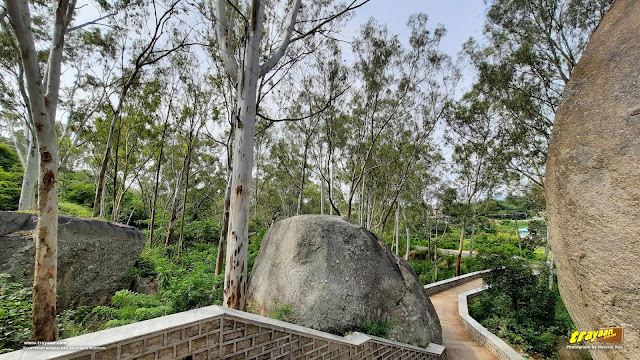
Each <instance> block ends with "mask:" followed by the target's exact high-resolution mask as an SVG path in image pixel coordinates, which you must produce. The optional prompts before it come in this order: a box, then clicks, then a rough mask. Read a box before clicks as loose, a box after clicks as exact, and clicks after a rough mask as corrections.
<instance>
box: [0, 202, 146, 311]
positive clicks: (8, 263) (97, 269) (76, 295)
mask: <svg viewBox="0 0 640 360" xmlns="http://www.w3.org/2000/svg"><path fill="white" fill-rule="evenodd" d="M36 221H37V217H36V215H35V214H29V213H23V212H5V211H1V212H0V248H1V249H2V251H0V273H8V274H10V275H12V277H13V279H14V280H17V281H22V282H24V283H27V284H31V283H32V282H33V266H34V259H35V249H34V241H33V230H34V229H35V224H36ZM144 244H145V236H144V234H143V233H142V232H141V231H140V230H138V229H136V228H133V227H130V226H124V225H120V224H114V223H110V222H106V221H101V220H92V219H82V218H77V217H73V216H65V215H60V216H59V217H58V309H59V310H62V309H65V308H67V307H68V306H69V305H70V304H72V303H74V304H77V305H100V304H104V303H105V302H106V301H107V300H108V299H109V297H110V296H111V295H113V294H114V293H115V292H116V291H118V290H121V289H127V288H128V287H129V283H130V282H131V280H130V279H129V278H128V275H129V271H130V270H131V269H132V268H133V266H134V264H135V262H136V259H137V258H138V256H139V255H140V253H141V252H142V248H143V247H144Z"/></svg>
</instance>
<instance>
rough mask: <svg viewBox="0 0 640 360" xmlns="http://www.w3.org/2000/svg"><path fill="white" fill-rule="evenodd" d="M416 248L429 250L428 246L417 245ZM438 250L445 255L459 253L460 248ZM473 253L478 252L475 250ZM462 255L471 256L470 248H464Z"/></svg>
mask: <svg viewBox="0 0 640 360" xmlns="http://www.w3.org/2000/svg"><path fill="white" fill-rule="evenodd" d="M416 250H427V247H426V246H420V245H416ZM438 251H440V252H441V253H443V254H445V255H456V256H457V255H458V250H455V249H438ZM473 254H474V255H476V254H477V252H475V251H474V252H473ZM462 257H469V250H462Z"/></svg>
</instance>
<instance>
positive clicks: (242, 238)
mask: <svg viewBox="0 0 640 360" xmlns="http://www.w3.org/2000/svg"><path fill="white" fill-rule="evenodd" d="M367 1H368V0H367ZM367 1H364V2H363V3H365V2H367ZM227 3H229V4H231V5H232V6H231V8H230V9H231V11H238V8H237V6H236V1H234V0H228V1H225V0H217V2H216V5H217V6H216V8H217V9H216V13H217V14H216V15H217V18H218V19H217V24H218V26H217V27H216V34H217V37H218V43H219V47H220V50H221V51H220V54H221V57H222V59H223V62H224V65H225V69H226V71H227V73H228V74H229V76H230V77H231V79H232V80H233V81H234V82H236V92H237V112H236V113H235V114H236V116H237V118H236V121H235V122H234V124H233V127H234V132H235V134H234V140H233V165H232V169H233V173H232V176H231V203H230V208H229V233H228V235H227V253H226V266H225V283H224V302H223V305H224V306H227V307H230V308H234V309H238V310H244V309H245V307H246V296H245V293H246V287H247V247H248V244H249V239H248V225H249V210H250V209H249V206H250V194H251V188H250V187H251V172H252V169H253V156H254V154H253V147H254V130H255V122H256V100H257V90H258V81H259V79H260V77H262V76H264V75H265V74H266V73H268V72H269V71H270V70H271V69H273V67H274V66H275V65H276V64H277V63H278V62H279V61H280V59H281V58H282V56H283V55H284V53H285V51H286V50H287V48H288V47H289V44H290V43H291V42H292V41H295V40H298V39H301V38H303V37H304V36H306V35H308V34H309V33H306V34H302V35H300V36H298V37H296V38H295V39H293V40H292V38H291V35H292V33H293V28H294V26H295V24H296V18H297V16H298V12H299V10H300V5H301V3H302V0H294V2H293V4H292V6H291V9H290V12H289V15H288V23H286V24H283V32H282V39H281V41H280V44H279V46H278V49H277V50H276V52H275V53H274V54H273V55H272V56H271V57H269V58H268V60H266V61H265V62H264V64H260V55H261V54H260V49H261V48H262V47H261V41H262V33H263V26H262V25H263V20H264V11H265V9H264V2H262V1H261V0H251V1H250V4H251V6H250V7H247V14H248V15H247V17H248V20H247V19H245V20H247V21H246V23H245V32H244V36H243V40H244V44H242V45H244V46H243V54H242V61H241V62H240V64H241V66H238V62H237V61H236V59H235V58H234V56H233V54H234V49H233V44H232V42H231V41H232V40H233V39H234V36H233V35H234V34H233V24H231V23H232V21H229V17H228V16H227ZM352 5H353V4H352ZM358 6H361V4H360V5H358ZM355 7H356V6H350V7H347V8H346V9H344V10H343V11H341V12H339V13H338V14H336V15H334V16H332V17H329V18H326V19H323V20H322V21H321V22H320V24H318V25H316V26H315V27H314V28H313V29H312V31H315V30H317V29H319V28H320V27H321V26H322V25H324V24H326V23H328V22H329V21H331V20H332V19H334V18H335V17H336V16H339V15H341V14H343V13H345V12H346V11H349V10H351V9H354V8H355ZM242 17H245V16H244V15H242ZM233 18H235V16H234V17H233Z"/></svg>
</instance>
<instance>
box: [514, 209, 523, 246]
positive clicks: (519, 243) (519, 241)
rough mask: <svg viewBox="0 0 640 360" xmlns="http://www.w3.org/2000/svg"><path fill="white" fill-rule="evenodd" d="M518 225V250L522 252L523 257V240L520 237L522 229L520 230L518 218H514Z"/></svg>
mask: <svg viewBox="0 0 640 360" xmlns="http://www.w3.org/2000/svg"><path fill="white" fill-rule="evenodd" d="M514 221H515V224H516V235H517V236H518V249H519V250H520V256H522V238H521V237H520V229H519V228H518V216H517V215H516V216H515V217H514Z"/></svg>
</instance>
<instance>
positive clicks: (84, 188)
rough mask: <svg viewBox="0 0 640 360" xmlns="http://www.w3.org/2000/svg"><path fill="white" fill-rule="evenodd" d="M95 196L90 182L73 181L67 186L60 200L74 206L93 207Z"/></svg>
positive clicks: (93, 187)
mask: <svg viewBox="0 0 640 360" xmlns="http://www.w3.org/2000/svg"><path fill="white" fill-rule="evenodd" d="M95 196H96V191H95V186H94V185H93V183H92V182H80V181H75V182H72V183H71V184H69V185H68V186H67V189H66V191H65V192H64V195H63V196H62V198H63V199H64V200H65V201H69V202H72V203H75V204H79V205H84V206H93V200H94V198H95Z"/></svg>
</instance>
